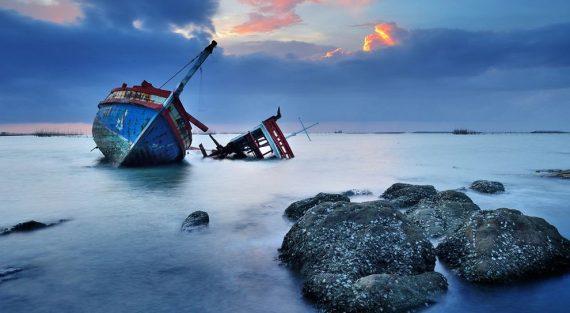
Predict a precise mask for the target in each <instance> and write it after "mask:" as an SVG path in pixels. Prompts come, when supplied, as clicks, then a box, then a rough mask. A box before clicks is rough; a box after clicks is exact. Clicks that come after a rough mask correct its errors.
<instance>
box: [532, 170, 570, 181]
mask: <svg viewBox="0 0 570 313" xmlns="http://www.w3.org/2000/svg"><path fill="white" fill-rule="evenodd" d="M536 172H537V173H538V174H540V175H542V176H544V177H553V178H562V179H570V170H538V171H536Z"/></svg>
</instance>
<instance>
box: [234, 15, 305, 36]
mask: <svg viewBox="0 0 570 313" xmlns="http://www.w3.org/2000/svg"><path fill="white" fill-rule="evenodd" d="M300 22H301V18H300V17H299V16H298V15H297V14H295V13H293V12H287V13H285V14H280V15H263V14H259V13H250V14H249V20H248V21H247V22H245V23H243V24H240V25H237V26H235V27H234V28H233V32H234V33H237V34H240V35H243V34H250V33H266V32H270V31H273V30H276V29H279V28H282V27H286V26H289V25H293V24H297V23H300Z"/></svg>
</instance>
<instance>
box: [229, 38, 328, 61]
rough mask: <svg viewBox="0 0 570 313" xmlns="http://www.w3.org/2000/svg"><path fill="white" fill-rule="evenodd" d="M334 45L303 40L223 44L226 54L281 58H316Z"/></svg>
mask: <svg viewBox="0 0 570 313" xmlns="http://www.w3.org/2000/svg"><path fill="white" fill-rule="evenodd" d="M333 48H334V47H332V46H326V45H317V44H313V43H307V42H303V41H277V40H266V41H247V42H241V43H235V44H231V45H225V46H224V52H225V53H226V54H228V55H241V56H243V55H251V54H260V55H266V56H270V57H275V58H282V59H318V58H319V57H320V56H322V55H323V54H325V53H326V52H327V51H329V50H332V49H333Z"/></svg>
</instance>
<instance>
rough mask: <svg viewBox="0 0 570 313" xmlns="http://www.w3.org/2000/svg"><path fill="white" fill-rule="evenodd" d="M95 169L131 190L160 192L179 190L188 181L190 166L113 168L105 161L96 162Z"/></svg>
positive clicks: (183, 162) (169, 165)
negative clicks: (127, 185)
mask: <svg viewBox="0 0 570 313" xmlns="http://www.w3.org/2000/svg"><path fill="white" fill-rule="evenodd" d="M94 168H96V169H100V170H102V171H103V172H104V173H106V174H108V175H111V176H113V177H112V178H113V180H118V181H120V182H124V183H126V184H129V185H130V187H131V188H133V189H137V190H140V189H143V190H146V191H161V190H172V189H175V188H180V187H181V186H183V185H184V183H185V182H186V181H188V179H189V176H190V174H191V169H192V165H191V164H190V163H188V162H187V161H182V162H181V163H175V164H167V165H161V166H153V167H115V166H113V165H112V164H110V163H109V162H108V161H106V159H104V158H102V159H100V160H97V163H96V166H94Z"/></svg>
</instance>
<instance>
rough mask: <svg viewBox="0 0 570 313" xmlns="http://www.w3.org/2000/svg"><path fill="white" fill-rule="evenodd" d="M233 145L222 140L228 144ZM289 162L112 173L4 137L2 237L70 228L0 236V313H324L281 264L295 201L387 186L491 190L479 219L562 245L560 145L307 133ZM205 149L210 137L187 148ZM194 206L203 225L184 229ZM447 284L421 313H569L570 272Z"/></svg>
mask: <svg viewBox="0 0 570 313" xmlns="http://www.w3.org/2000/svg"><path fill="white" fill-rule="evenodd" d="M232 137H233V136H232V135H218V136H217V139H218V140H219V141H220V142H227V141H228V140H229V139H231V138H232ZM311 139H312V140H311V141H309V140H308V139H307V138H306V137H302V136H301V135H298V136H296V137H293V138H291V139H290V144H291V146H292V148H293V150H294V153H295V158H294V159H291V160H267V161H243V160H242V161H235V160H234V161H232V160H222V161H219V160H212V159H203V158H202V157H201V155H200V153H199V152H191V153H190V154H188V155H187V156H186V158H185V161H184V162H183V163H181V164H177V165H169V166H160V167H152V168H115V167H113V166H112V165H110V164H108V163H106V162H105V161H104V160H103V159H102V155H101V153H100V152H99V151H98V150H93V151H91V150H92V148H94V147H95V143H94V142H93V140H92V138H90V137H45V138H38V137H31V136H23V137H0V228H3V227H10V226H11V225H14V224H17V223H20V222H23V221H27V220H36V221H40V222H54V221H58V220H60V219H69V221H67V222H65V223H62V224H59V225H57V226H53V227H50V228H46V229H43V230H38V231H34V232H29V233H17V234H11V235H8V236H1V237H0V273H2V271H4V273H5V274H6V273H7V271H10V269H12V270H13V269H18V270H19V271H18V272H16V273H12V274H6V275H3V274H2V275H3V276H2V277H0V312H2V313H18V312H318V310H317V308H316V307H315V306H314V305H313V304H312V303H310V302H309V301H307V300H305V299H304V298H303V297H302V294H301V289H302V281H303V280H302V277H301V276H300V275H299V274H298V273H295V272H294V271H291V270H290V269H289V268H287V267H286V266H284V265H283V264H281V263H280V261H279V259H278V248H279V247H280V245H281V243H282V240H283V237H284V235H285V234H286V233H287V231H288V230H289V229H290V227H291V226H292V223H291V222H290V221H288V220H287V219H286V218H284V217H283V212H284V210H285V208H286V207H287V206H288V205H289V204H290V203H291V202H293V201H296V200H300V199H303V198H306V197H310V196H313V195H315V194H316V193H318V192H342V191H346V190H349V189H353V188H356V189H367V190H370V191H372V192H373V195H371V196H362V197H355V198H353V199H352V201H368V200H373V199H376V198H378V197H379V196H380V195H381V194H382V192H383V191H384V190H385V189H386V188H388V187H389V186H390V185H391V184H393V183H395V182H405V183H413V184H431V185H434V186H435V187H436V188H437V189H438V190H447V189H460V188H465V187H468V186H469V184H470V183H471V182H472V181H474V180H478V179H488V180H498V181H501V182H503V183H504V185H505V188H506V192H504V193H502V194H497V195H484V194H479V193H475V192H472V191H470V190H468V189H467V190H466V191H465V192H466V193H467V194H468V195H469V196H470V197H471V198H472V199H473V200H474V201H475V203H477V204H478V205H479V206H480V207H481V208H482V209H495V208H505V207H506V208H514V209H518V210H520V211H522V212H523V213H525V214H527V215H532V216H539V217H542V218H544V219H546V220H547V221H548V222H549V223H551V224H553V225H554V226H556V227H557V228H558V230H559V232H560V233H561V234H562V235H563V236H565V237H566V238H570V181H569V180H562V179H554V178H546V177H542V176H539V175H537V174H536V173H535V171H536V170H539V169H558V168H560V169H562V168H564V169H567V168H570V135H569V134H481V135H468V136H458V135H452V134H413V133H405V134H312V135H311ZM201 142H203V143H204V144H206V145H207V146H209V147H211V142H210V140H209V139H208V138H207V137H206V136H201V135H197V136H195V138H194V144H195V145H197V144H198V143H201ZM195 210H203V211H206V212H208V213H209V215H210V224H209V226H208V227H207V228H204V229H201V230H197V231H194V232H190V233H188V232H181V231H180V227H181V224H182V222H183V221H184V219H185V218H186V217H187V216H188V214H190V213H191V212H193V211H195ZM436 270H437V271H440V272H441V273H443V274H444V275H445V276H446V277H447V279H448V282H449V290H448V292H447V294H446V295H445V296H443V297H442V298H441V299H440V301H439V302H438V303H436V304H434V305H432V306H429V307H426V308H425V309H423V310H422V312H501V313H505V312H517V313H521V312H541V313H544V312H568V310H569V308H570V275H568V274H567V275H563V276H557V277H551V278H545V279H539V280H534V281H530V282H524V283H512V284H508V285H501V286H489V285H483V286H481V285H474V284H470V283H466V282H464V281H462V280H461V279H459V278H458V277H457V276H455V275H454V274H453V273H452V272H451V271H450V270H448V269H447V268H446V267H445V266H444V265H442V264H440V263H439V262H438V263H437V264H436Z"/></svg>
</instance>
